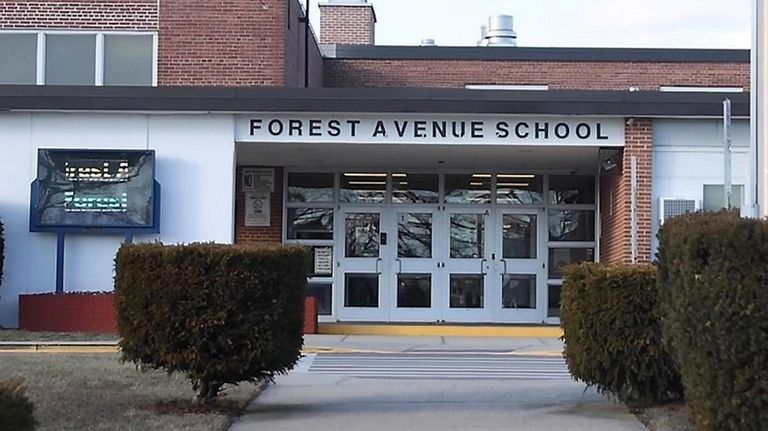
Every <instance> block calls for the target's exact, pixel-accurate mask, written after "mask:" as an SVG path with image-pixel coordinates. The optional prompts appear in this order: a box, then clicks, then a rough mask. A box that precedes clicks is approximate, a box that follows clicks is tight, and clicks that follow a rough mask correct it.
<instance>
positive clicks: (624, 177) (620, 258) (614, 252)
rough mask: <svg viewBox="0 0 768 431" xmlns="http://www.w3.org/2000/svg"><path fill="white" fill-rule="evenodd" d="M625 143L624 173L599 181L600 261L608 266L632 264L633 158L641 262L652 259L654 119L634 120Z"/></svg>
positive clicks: (628, 129)
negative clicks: (633, 158) (634, 158)
mask: <svg viewBox="0 0 768 431" xmlns="http://www.w3.org/2000/svg"><path fill="white" fill-rule="evenodd" d="M625 140H626V145H625V147H624V151H623V155H622V166H621V171H619V172H615V173H614V172H609V173H608V175H604V176H602V177H601V178H600V219H601V226H600V231H601V237H600V261H602V262H606V263H631V261H632V249H631V243H632V213H631V211H632V209H631V208H632V207H631V204H632V199H631V193H632V176H631V172H632V165H631V158H632V155H635V156H636V157H637V226H638V231H637V248H638V262H649V261H650V260H651V205H652V197H651V180H652V169H653V123H652V121H651V119H649V118H642V119H633V120H632V121H631V124H627V125H626V126H625Z"/></svg>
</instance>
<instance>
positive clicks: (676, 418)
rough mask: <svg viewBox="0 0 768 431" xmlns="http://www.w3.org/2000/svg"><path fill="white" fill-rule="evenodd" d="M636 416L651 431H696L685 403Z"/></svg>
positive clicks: (649, 410)
mask: <svg viewBox="0 0 768 431" xmlns="http://www.w3.org/2000/svg"><path fill="white" fill-rule="evenodd" d="M635 414H636V415H637V417H638V418H640V421H641V422H642V423H643V424H644V425H645V426H646V427H648V429H649V430H651V431H696V429H695V428H694V427H693V424H691V422H690V420H689V419H688V414H687V413H686V412H685V404H684V403H673V404H667V405H664V406H660V407H651V408H647V409H644V410H639V411H637V412H635Z"/></svg>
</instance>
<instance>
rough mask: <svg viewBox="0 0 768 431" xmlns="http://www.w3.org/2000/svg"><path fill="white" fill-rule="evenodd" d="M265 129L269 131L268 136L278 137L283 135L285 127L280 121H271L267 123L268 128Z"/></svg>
mask: <svg viewBox="0 0 768 431" xmlns="http://www.w3.org/2000/svg"><path fill="white" fill-rule="evenodd" d="M267 129H268V130H269V134H270V135H272V136H280V135H282V134H283V131H284V130H285V126H284V125H283V122H282V121H280V120H272V121H270V122H269V126H267Z"/></svg>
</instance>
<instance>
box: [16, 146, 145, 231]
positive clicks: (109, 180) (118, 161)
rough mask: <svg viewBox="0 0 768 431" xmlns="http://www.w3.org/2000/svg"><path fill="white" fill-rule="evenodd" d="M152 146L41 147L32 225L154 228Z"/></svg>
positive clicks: (34, 228)
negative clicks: (107, 147) (132, 147)
mask: <svg viewBox="0 0 768 431" xmlns="http://www.w3.org/2000/svg"><path fill="white" fill-rule="evenodd" d="M158 191H159V187H157V186H156V183H155V153H154V151H152V150H140V151H133V150H126V151H123V150H61V149H40V150H38V162H37V180H36V181H35V182H34V183H33V184H32V202H31V204H32V208H31V209H32V211H31V214H30V216H31V220H30V229H31V230H32V231H55V230H62V229H63V230H74V229H67V228H84V229H88V228H102V229H107V230H124V231H130V230H142V229H143V230H148V231H156V229H157V226H159V223H158V220H157V219H158V216H159V214H157V212H158V208H157V205H156V204H157V202H156V201H157V200H158V199H159V196H156V194H159V193H158Z"/></svg>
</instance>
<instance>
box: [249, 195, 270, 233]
mask: <svg viewBox="0 0 768 431" xmlns="http://www.w3.org/2000/svg"><path fill="white" fill-rule="evenodd" d="M270 197H271V194H269V193H262V192H252V193H246V194H245V225H246V226H255V227H267V226H269V225H270V220H269V209H270V205H269V201H270Z"/></svg>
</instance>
